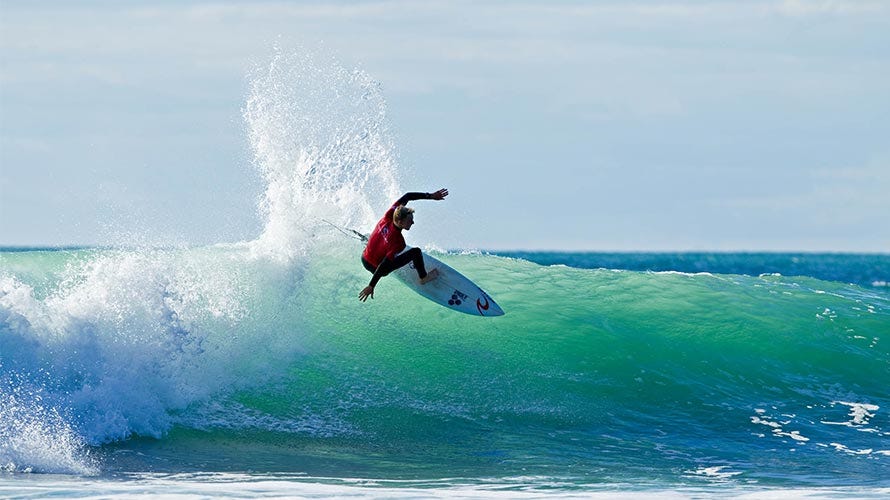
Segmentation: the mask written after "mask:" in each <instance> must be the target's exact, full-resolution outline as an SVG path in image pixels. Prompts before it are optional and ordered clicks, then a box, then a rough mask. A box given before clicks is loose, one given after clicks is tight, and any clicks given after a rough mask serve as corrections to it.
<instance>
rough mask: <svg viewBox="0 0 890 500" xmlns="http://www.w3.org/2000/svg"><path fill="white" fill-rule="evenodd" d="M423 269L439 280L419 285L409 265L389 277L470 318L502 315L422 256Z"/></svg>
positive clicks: (464, 281) (447, 269) (471, 286)
mask: <svg viewBox="0 0 890 500" xmlns="http://www.w3.org/2000/svg"><path fill="white" fill-rule="evenodd" d="M423 265H424V267H426V270H427V272H430V271H432V270H433V269H437V270H438V271H439V276H438V277H437V278H436V279H434V280H432V281H428V282H426V284H423V285H421V284H420V277H419V276H418V275H417V270H415V269H414V263H413V262H409V263H408V265H406V266H403V267H401V268H399V269H396V270H395V271H393V272H392V275H393V276H395V277H396V278H398V279H399V281H401V282H402V283H404V284H405V285H407V286H408V288H410V289H412V290H414V291H415V292H417V293H419V294H420V295H422V296H424V297H426V298H428V299H430V300H432V301H433V302H435V303H437V304H441V305H443V306H445V307H447V308H449V309H454V310H455V311H460V312H462V313H465V314H471V315H473V316H503V315H504V310H503V309H501V306H499V305H498V304H497V302H495V301H494V299H492V298H491V297H490V296H489V295H488V294H487V293H485V291H484V290H482V289H481V288H479V287H478V286H477V285H476V284H475V283H473V282H472V281H470V280H469V278H467V277H466V276H464V275H463V274H461V273H459V272H457V271H455V270H454V269H453V268H452V267H451V266H449V265H448V264H446V263H444V262H442V261H441V260H439V259H437V258H435V257H433V256H431V255H427V254H423Z"/></svg>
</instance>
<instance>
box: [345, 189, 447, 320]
mask: <svg viewBox="0 0 890 500" xmlns="http://www.w3.org/2000/svg"><path fill="white" fill-rule="evenodd" d="M446 196H448V190H447V189H444V188H443V189H440V190H438V191H436V192H435V193H405V194H404V195H402V197H401V198H399V199H398V200H396V202H395V203H393V204H392V206H391V207H389V210H387V211H386V214H385V215H384V216H383V218H382V219H380V222H378V223H377V225H376V226H375V227H374V231H373V232H372V233H371V236H370V237H369V238H368V245H367V246H366V247H365V251H364V252H362V265H363V266H365V269H367V270H368V272H369V273H372V274H373V276H372V277H371V283H370V284H368V286H366V287H365V288H364V289H363V290H362V291H361V293H359V294H358V299H359V300H361V301H362V302H364V301H366V300H368V297H371V298H372V299H373V298H374V287H375V286H377V282H378V281H379V280H380V278H382V277H384V276H386V275H387V274H389V273H391V272H393V271H395V270H396V269H399V268H401V267H402V266H404V265H406V264H408V263H409V262H413V263H414V269H416V270H417V275H418V276H419V277H420V284H425V283H428V282H430V281H432V280H434V279H436V276H438V274H439V273H438V271H437V270H436V269H433V270H431V271H430V272H429V273H427V272H426V268H425V267H424V266H423V254H422V253H421V252H420V249H419V248H416V247H415V248H409V249H408V250H405V248H406V247H407V245H406V244H405V238H404V237H403V236H402V230H405V231H410V230H411V226H412V225H414V209H412V208H408V207H407V206H406V205H407V204H408V202H409V201H414V200H436V201H439V200H443V199H445V197H446Z"/></svg>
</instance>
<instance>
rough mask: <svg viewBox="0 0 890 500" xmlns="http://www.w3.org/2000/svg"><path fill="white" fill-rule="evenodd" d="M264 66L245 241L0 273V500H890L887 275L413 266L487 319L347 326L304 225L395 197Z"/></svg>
mask: <svg viewBox="0 0 890 500" xmlns="http://www.w3.org/2000/svg"><path fill="white" fill-rule="evenodd" d="M272 59H273V61H272V63H271V64H270V65H269V67H268V68H260V69H258V70H257V71H256V72H255V73H254V74H252V75H250V82H251V84H250V85H251V86H250V91H249V95H248V99H247V102H246V105H245V110H244V115H245V122H246V129H247V134H248V139H249V142H250V145H251V148H252V153H253V158H254V160H253V167H254V168H255V170H256V174H257V175H259V176H260V177H261V178H262V182H264V183H265V185H266V190H265V192H264V194H263V197H262V199H261V200H260V203H259V210H260V214H261V216H262V218H263V221H264V224H263V228H262V230H261V232H260V234H258V235H257V237H256V238H255V239H253V240H251V241H245V242H237V243H222V244H219V245H214V246H206V247H182V248H166V249H158V248H120V247H119V246H115V245H111V246H109V247H104V248H65V249H43V250H41V249H18V250H13V249H6V250H2V251H0V496H26V495H35V496H59V497H82V498H90V497H108V496H132V495H153V496H157V495H162V496H163V495H166V496H212V497H255V496H345V495H349V496H357V497H376V496H385V497H414V498H416V497H440V498H441V497H491V496H502V497H506V498H515V497H519V498H521V497H536V496H540V495H548V496H560V497H567V498H571V497H580V498H589V497H597V496H599V497H605V498H615V497H616V496H619V497H620V496H631V497H636V496H641V495H642V496H656V497H665V496H668V497H679V498H690V497H693V498H694V497H700V496H709V495H721V496H740V495H748V494H752V495H755V496H757V495H760V496H771V495H773V494H776V492H777V491H781V494H782V495H784V496H786V497H787V496H791V497H808V498H820V497H828V498H830V497H835V496H838V495H841V494H843V495H852V496H857V497H860V496H861V497H881V496H886V495H887V494H888V493H890V482H888V479H887V478H888V477H890V465H888V460H890V439H888V432H890V421H888V409H890V383H888V382H890V346H888V340H890V339H888V335H890V288H888V287H887V285H886V283H887V281H888V280H887V277H888V275H887V274H888V273H887V269H888V268H890V256H887V255H864V256H863V255H815V254H793V255H792V254H732V253H721V254H701V253H699V254H587V253H581V254H568V253H549V254H541V253H512V254H504V255H493V254H487V253H479V252H449V253H436V252H433V253H435V255H436V256H437V257H439V258H440V259H441V260H443V261H444V262H445V263H447V264H448V265H450V266H452V267H454V268H455V269H457V270H459V271H461V272H462V273H464V274H465V275H466V276H468V277H469V278H471V279H472V280H474V281H475V282H477V283H478V284H479V285H480V286H481V287H482V288H483V289H485V290H486V291H487V292H488V293H490V294H491V296H492V297H493V298H494V299H495V300H496V301H497V302H498V303H499V304H500V305H501V306H502V307H503V309H504V310H505V311H506V315H505V316H502V317H499V318H477V317H470V316H466V315H462V314H458V313H454V312H452V311H449V310H447V309H444V308H441V307H438V306H436V305H435V304H433V303H431V302H429V301H427V300H425V299H423V298H421V297H420V296H418V295H416V294H415V293H413V292H411V291H410V290H408V289H406V288H405V287H404V286H402V285H401V284H400V283H399V282H398V281H397V280H394V279H389V278H387V279H384V280H382V281H381V283H380V285H379V287H378V290H377V293H376V298H375V299H374V300H373V301H370V302H369V303H361V302H359V301H358V299H357V294H358V292H359V290H360V289H361V288H362V287H363V286H364V284H366V283H367V279H368V275H367V273H366V272H365V271H364V269H363V268H362V267H361V265H360V264H359V262H358V255H359V254H360V251H361V248H360V247H359V246H358V243H357V242H355V241H354V240H351V239H349V238H345V237H344V236H343V235H342V234H340V233H338V232H336V231H334V230H332V229H331V227H330V226H329V225H327V224H323V223H321V222H320V219H321V218H326V219H333V221H334V222H335V223H337V224H340V225H344V226H349V227H355V228H368V227H371V226H372V225H373V224H374V222H375V221H376V220H377V218H379V216H380V211H381V210H383V209H385V208H386V207H387V206H388V205H389V203H391V202H392V200H394V199H396V198H397V197H398V196H399V195H400V194H402V193H403V192H404V191H405V190H403V189H402V187H401V186H400V185H399V183H398V182H397V181H396V180H397V179H399V178H400V177H402V173H401V172H400V169H399V167H398V161H397V156H398V155H397V154H396V152H395V146H394V143H393V140H392V138H391V136H390V134H389V132H388V126H387V122H386V119H385V101H384V99H383V97H382V94H381V90H380V86H379V85H377V84H376V83H375V82H373V80H371V79H370V78H368V77H367V75H365V74H363V73H361V72H358V71H350V70H346V69H343V68H341V67H338V66H337V65H336V64H334V65H331V64H328V63H323V64H319V63H318V62H317V61H314V60H312V58H306V57H302V56H298V55H293V54H288V53H284V52H281V51H276V53H275V54H274V55H273V58H272ZM124 229H126V228H124ZM124 233H125V234H126V231H124ZM419 243H421V244H422V242H419Z"/></svg>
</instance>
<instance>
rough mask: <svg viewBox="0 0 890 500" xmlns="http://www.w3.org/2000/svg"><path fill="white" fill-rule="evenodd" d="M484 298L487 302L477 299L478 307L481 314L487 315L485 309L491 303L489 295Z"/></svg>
mask: <svg viewBox="0 0 890 500" xmlns="http://www.w3.org/2000/svg"><path fill="white" fill-rule="evenodd" d="M483 298H484V299H485V304H482V302H480V301H479V299H476V309H479V314H481V315H483V316H485V311H487V310H488V308H489V307H490V306H491V304H489V303H488V297H483Z"/></svg>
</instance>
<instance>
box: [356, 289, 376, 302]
mask: <svg viewBox="0 0 890 500" xmlns="http://www.w3.org/2000/svg"><path fill="white" fill-rule="evenodd" d="M368 297H371V298H372V299H373V298H374V287H373V286H371V285H368V286H366V287H365V288H364V289H363V290H362V291H361V292H359V294H358V300H360V301H362V302H364V301H366V300H368Z"/></svg>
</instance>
